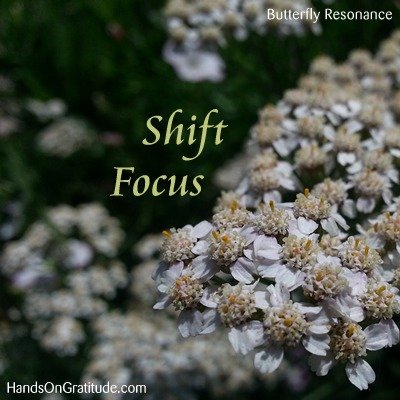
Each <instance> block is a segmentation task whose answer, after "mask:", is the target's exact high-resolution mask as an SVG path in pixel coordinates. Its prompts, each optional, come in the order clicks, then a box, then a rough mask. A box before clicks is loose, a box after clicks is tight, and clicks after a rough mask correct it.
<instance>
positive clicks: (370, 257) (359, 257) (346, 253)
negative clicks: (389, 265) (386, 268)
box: [338, 237, 383, 275]
mask: <svg viewBox="0 0 400 400" xmlns="http://www.w3.org/2000/svg"><path fill="white" fill-rule="evenodd" d="M338 256H339V258H340V259H341V261H342V263H343V266H344V267H346V268H349V269H351V270H354V271H361V272H364V273H365V274H367V275H369V274H372V273H373V272H374V270H375V269H376V268H377V267H378V266H379V265H380V264H382V262H383V261H382V258H381V256H380V255H379V253H378V252H377V251H376V250H374V249H371V248H370V247H369V246H368V245H367V243H366V242H365V241H364V240H362V239H359V238H357V239H355V238H354V237H350V238H348V239H347V241H346V242H344V243H343V244H342V246H341V248H340V251H339V255H338Z"/></svg>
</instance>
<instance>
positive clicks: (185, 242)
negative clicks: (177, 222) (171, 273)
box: [161, 221, 211, 264]
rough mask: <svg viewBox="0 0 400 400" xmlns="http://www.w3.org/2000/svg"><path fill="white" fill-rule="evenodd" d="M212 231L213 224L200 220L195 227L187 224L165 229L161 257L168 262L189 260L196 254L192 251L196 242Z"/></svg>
mask: <svg viewBox="0 0 400 400" xmlns="http://www.w3.org/2000/svg"><path fill="white" fill-rule="evenodd" d="M210 231H211V224H209V223H208V222H206V221H203V222H200V223H199V224H197V225H196V226H195V227H193V226H191V225H186V226H184V227H183V228H178V229H175V228H172V229H170V230H168V231H167V230H166V231H163V236H164V241H163V243H162V245H161V258H162V260H163V261H165V262H166V263H168V264H173V263H175V262H178V261H187V260H190V259H192V258H194V257H195V256H196V255H195V254H194V253H193V252H192V250H193V248H194V246H195V244H196V242H197V241H198V240H199V239H201V238H203V237H205V236H207V235H208V234H209V232H210Z"/></svg>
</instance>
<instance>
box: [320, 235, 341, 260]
mask: <svg viewBox="0 0 400 400" xmlns="http://www.w3.org/2000/svg"><path fill="white" fill-rule="evenodd" d="M341 244H342V239H341V238H340V236H331V235H322V236H321V238H320V239H319V242H318V246H319V247H320V249H321V250H322V251H323V253H324V254H325V255H326V256H332V257H336V256H337V255H338V254H339V247H340V245H341Z"/></svg>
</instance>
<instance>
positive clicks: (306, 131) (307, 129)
mask: <svg viewBox="0 0 400 400" xmlns="http://www.w3.org/2000/svg"><path fill="white" fill-rule="evenodd" d="M297 126H298V130H299V133H300V135H302V136H304V137H306V138H309V139H317V138H318V137H320V136H322V134H323V130H324V118H323V117H314V116H307V117H301V118H299V119H298V120H297Z"/></svg>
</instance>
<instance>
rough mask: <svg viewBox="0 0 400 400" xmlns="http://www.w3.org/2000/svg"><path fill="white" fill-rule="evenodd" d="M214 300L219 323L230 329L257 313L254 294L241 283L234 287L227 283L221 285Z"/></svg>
mask: <svg viewBox="0 0 400 400" xmlns="http://www.w3.org/2000/svg"><path fill="white" fill-rule="evenodd" d="M215 298H216V299H217V303H218V306H217V310H218V313H219V316H220V318H221V321H222V323H223V324H224V325H225V326H227V327H230V328H232V327H235V326H238V325H241V324H243V323H245V322H247V321H248V320H249V319H250V318H251V317H252V315H253V314H254V313H255V312H256V311H257V310H256V307H255V300H254V294H253V293H252V292H251V291H249V290H248V289H247V288H246V286H245V285H243V284H242V283H239V284H237V285H236V286H232V285H229V284H227V283H226V284H224V285H222V286H221V287H220V289H219V290H218V292H217V293H216V294H215Z"/></svg>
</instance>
